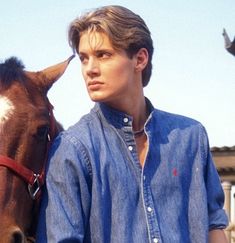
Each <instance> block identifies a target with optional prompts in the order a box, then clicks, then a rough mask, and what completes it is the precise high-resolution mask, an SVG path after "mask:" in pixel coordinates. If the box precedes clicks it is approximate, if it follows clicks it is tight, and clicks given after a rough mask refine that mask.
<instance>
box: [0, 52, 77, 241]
mask: <svg viewBox="0 0 235 243" xmlns="http://www.w3.org/2000/svg"><path fill="white" fill-rule="evenodd" d="M72 58H73V56H72V57H70V58H68V59H67V60H66V61H64V62H61V63H59V64H56V65H53V66H51V67H48V68H46V69H44V70H42V71H39V72H29V71H25V70H24V66H23V64H22V62H20V61H19V60H18V59H16V58H10V59H8V60H6V61H5V63H2V64H0V219H1V223H0V236H1V237H0V242H4V243H16V242H19V243H21V242H32V241H33V237H34V234H35V225H36V224H35V223H36V221H37V208H38V203H39V198H40V196H39V195H40V191H41V190H40V189H41V186H42V184H43V182H44V167H45V162H46V159H47V158H46V157H47V151H48V148H49V145H50V141H51V140H52V139H53V138H54V137H55V136H56V135H57V134H58V132H59V131H60V130H62V127H61V126H60V125H59V123H57V122H56V120H55V118H54V116H53V112H52V105H51V104H50V102H49V100H48V98H47V92H48V90H49V89H50V88H51V86H52V85H53V83H54V82H55V81H56V80H58V79H59V78H60V77H61V76H62V75H63V73H64V72H65V70H66V68H67V66H68V64H69V62H70V61H71V59H72Z"/></svg>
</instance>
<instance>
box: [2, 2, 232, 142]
mask: <svg viewBox="0 0 235 243" xmlns="http://www.w3.org/2000/svg"><path fill="white" fill-rule="evenodd" d="M109 4H118V5H123V6H125V7H128V8H130V9H131V10H133V11H134V12H136V13H138V14H139V15H140V16H141V17H142V18H143V19H144V20H145V21H146V23H147V25H148V26H149V28H150V31H151V32H152V38H153V41H154V47H155V53H154V58H153V74H152V79H151V81H150V83H149V85H148V86H147V87H146V88H145V95H146V96H147V97H149V98H150V99H151V101H152V103H153V104H154V106H155V107H156V108H159V109H162V110H166V111H169V112H173V113H178V114H182V115H185V116H190V117H192V118H195V119H197V120H199V121H200V122H201V123H202V124H203V125H204V126H205V127H206V130H207V132H208V136H209V139H210V145H211V146H219V147H221V146H233V145H235V111H234V110H235V109H234V104H235V57H234V56H232V55H230V54H229V53H227V52H226V51H225V49H224V42H223V37H222V30H223V28H226V30H227V32H228V34H229V36H230V38H231V39H233V38H234V36H235V21H234V13H235V1H234V0H223V1H221V0H206V1H204V0H198V1H192V0H178V1H172V0H148V1H139V0H136V1H130V0H118V1H109V0H106V1H105V0H87V1H79V0H56V1H55V0H40V1H32V0H22V1H17V0H8V1H3V2H2V3H1V21H0V43H1V45H0V59H1V61H3V60H5V59H6V58H8V57H10V56H17V57H19V58H20V59H21V60H22V61H23V62H24V64H25V66H26V69H27V70H30V71H38V70H40V69H43V68H45V67H47V66H49V65H52V64H55V63H57V62H60V61H62V60H64V59H66V58H67V57H68V56H70V55H71V54H72V51H71V49H70V47H69V45H68V42H67V30H68V26H69V24H70V22H71V21H72V20H73V19H74V18H75V17H77V16H79V15H80V14H81V13H82V12H84V11H86V10H89V9H91V8H95V7H99V6H102V5H109ZM49 98H50V100H51V102H52V103H53V105H54V106H55V116H56V118H57V119H58V120H59V121H60V122H61V123H62V124H63V125H64V127H65V128H67V127H69V126H70V125H72V124H74V123H75V122H76V121H78V120H79V118H80V117H81V116H82V115H83V114H85V113H87V112H89V110H90V109H91V108H92V106H93V103H92V102H91V101H90V99H89V97H88V95H87V92H86V88H85V85H84V82H83V79H82V76H81V74H80V63H79V60H78V58H76V59H74V60H73V61H72V63H71V65H70V66H69V68H68V69H67V71H66V73H65V74H64V76H63V77H62V78H61V79H60V80H59V81H58V82H57V83H56V84H54V86H53V88H52V89H51V90H50V91H49Z"/></svg>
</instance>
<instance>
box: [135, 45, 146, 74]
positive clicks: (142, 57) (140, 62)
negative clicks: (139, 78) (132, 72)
mask: <svg viewBox="0 0 235 243" xmlns="http://www.w3.org/2000/svg"><path fill="white" fill-rule="evenodd" d="M135 56H136V66H135V69H136V71H139V72H141V71H143V70H144V68H145V67H146V65H147V63H148V59H149V54H148V51H147V49H146V48H141V49H139V51H138V52H137V53H136V54H135Z"/></svg>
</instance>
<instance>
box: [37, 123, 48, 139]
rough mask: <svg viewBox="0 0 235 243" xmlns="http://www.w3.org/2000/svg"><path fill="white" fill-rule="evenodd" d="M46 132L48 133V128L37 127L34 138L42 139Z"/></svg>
mask: <svg viewBox="0 0 235 243" xmlns="http://www.w3.org/2000/svg"><path fill="white" fill-rule="evenodd" d="M48 132H49V127H48V126H41V127H38V129H37V135H36V136H37V137H38V138H40V139H44V138H46V137H47V135H48Z"/></svg>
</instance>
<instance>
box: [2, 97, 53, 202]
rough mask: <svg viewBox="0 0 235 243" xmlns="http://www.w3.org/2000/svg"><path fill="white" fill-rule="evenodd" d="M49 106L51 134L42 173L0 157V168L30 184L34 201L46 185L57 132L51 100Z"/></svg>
mask: <svg viewBox="0 0 235 243" xmlns="http://www.w3.org/2000/svg"><path fill="white" fill-rule="evenodd" d="M48 104H49V115H50V132H49V134H48V143H47V150H46V157H45V161H44V164H43V167H42V170H41V173H40V174H36V173H34V172H33V171H32V170H30V169H28V168H27V167H25V166H23V165H22V164H20V163H18V162H17V161H15V160H13V159H11V158H9V157H7V156H3V155H0V166H5V167H7V168H8V169H10V170H11V171H13V172H14V173H15V174H16V175H18V176H19V177H21V178H22V179H23V180H24V181H25V182H26V183H27V184H28V190H29V194H30V196H31V198H32V199H36V197H37V195H38V192H39V191H40V189H41V187H42V186H43V184H44V181H45V166H46V162H47V156H48V151H49V148H50V145H51V141H52V139H53V138H54V137H55V132H56V130H55V129H56V126H55V118H54V115H53V106H52V105H51V104H50V102H49V100H48Z"/></svg>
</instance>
